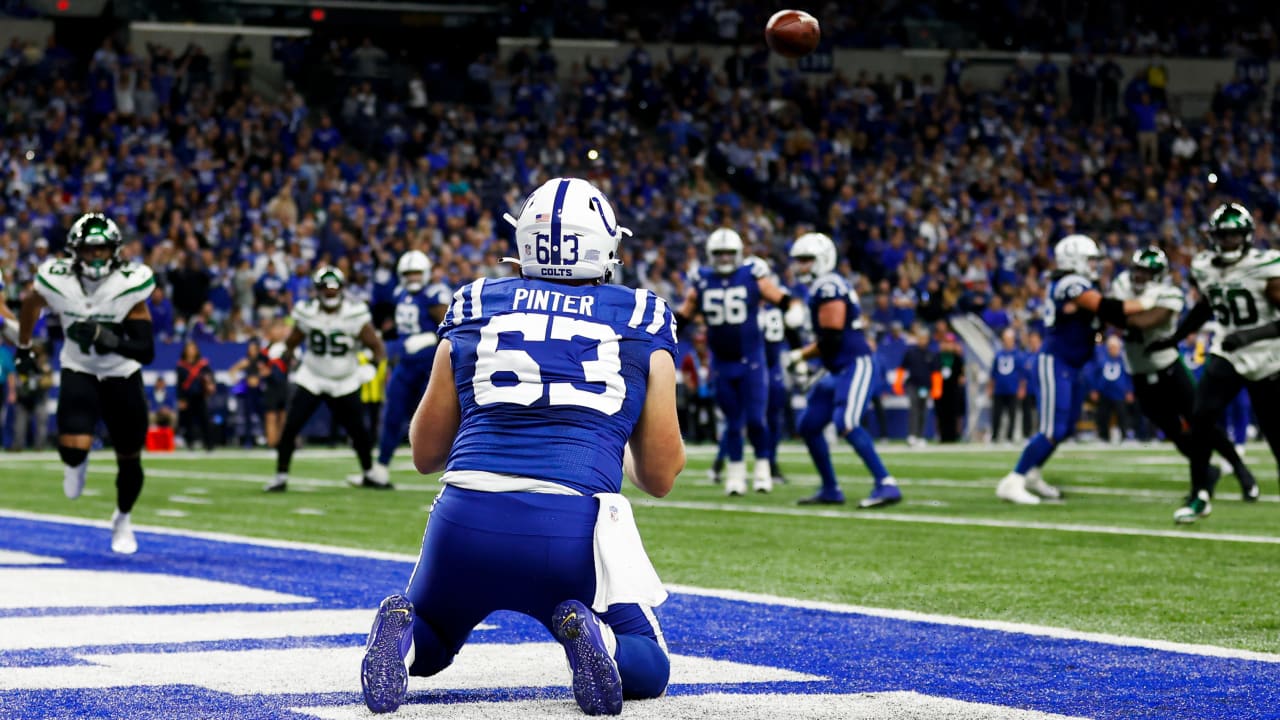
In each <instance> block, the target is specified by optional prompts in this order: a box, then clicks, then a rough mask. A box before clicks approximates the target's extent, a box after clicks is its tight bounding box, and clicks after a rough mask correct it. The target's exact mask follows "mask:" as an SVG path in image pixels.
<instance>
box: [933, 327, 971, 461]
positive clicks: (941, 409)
mask: <svg viewBox="0 0 1280 720" xmlns="http://www.w3.org/2000/svg"><path fill="white" fill-rule="evenodd" d="M937 364H938V373H939V374H940V375H941V376H942V383H941V384H942V390H941V393H940V394H939V396H938V399H937V402H935V403H934V405H933V407H934V412H935V414H936V415H937V422H938V440H939V442H944V443H953V442H956V441H957V440H959V439H960V433H961V423H962V422H963V421H964V410H965V394H964V385H965V373H964V349H963V348H961V347H960V343H959V341H958V340H957V339H956V336H955V334H953V333H950V332H948V333H947V334H945V335H944V336H943V338H942V342H941V343H939V345H938V360H937Z"/></svg>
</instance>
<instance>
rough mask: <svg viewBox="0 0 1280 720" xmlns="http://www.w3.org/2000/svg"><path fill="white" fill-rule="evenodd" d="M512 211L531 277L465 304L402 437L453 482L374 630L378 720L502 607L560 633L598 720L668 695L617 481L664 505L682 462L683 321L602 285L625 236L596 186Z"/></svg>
mask: <svg viewBox="0 0 1280 720" xmlns="http://www.w3.org/2000/svg"><path fill="white" fill-rule="evenodd" d="M508 219H509V220H512V221H513V224H514V225H515V226H516V230H515V243H516V247H517V249H518V252H519V256H520V257H519V260H518V261H517V262H519V263H520V272H521V275H520V276H519V277H511V278H500V279H484V278H482V279H480V280H476V281H475V282H473V283H471V284H469V285H466V286H464V287H463V288H461V289H460V290H459V291H458V293H457V294H456V295H455V296H454V297H455V300H454V302H453V304H452V305H450V306H449V311H448V313H447V314H446V315H445V318H444V321H443V322H442V323H441V324H440V338H441V339H440V344H439V346H438V349H437V351H436V358H435V362H434V364H433V365H432V368H431V380H430V382H429V384H428V385H427V392H426V395H424V396H423V398H422V403H421V405H419V406H418V411H417V413H416V414H415V415H414V418H413V423H412V425H411V427H410V430H409V436H410V441H411V444H412V446H413V462H414V465H415V466H416V467H417V469H418V471H419V472H423V473H431V472H438V471H439V470H441V469H443V470H444V471H445V472H444V475H443V476H441V478H440V481H441V482H442V483H444V486H445V487H444V490H442V491H441V492H440V495H439V497H437V498H436V501H435V503H434V504H433V505H432V506H431V519H430V522H428V523H427V531H426V534H425V535H424V537H423V539H422V552H421V556H420V559H419V560H418V565H417V567H416V568H415V569H414V571H413V574H412V576H410V578H409V580H408V586H407V587H406V588H405V589H404V591H403V592H402V593H397V594H394V595H390V596H388V597H387V598H386V599H384V600H383V601H382V605H381V607H379V608H378V614H377V617H376V619H375V621H374V626H373V629H372V631H371V632H370V633H369V640H368V644H367V645H366V649H365V656H364V661H363V663H362V664H361V674H360V680H361V686H362V689H363V690H364V701H365V705H367V706H368V707H369V709H370V710H372V711H374V712H390V711H392V710H395V709H396V708H397V707H399V706H400V704H401V703H402V702H403V701H404V698H405V694H406V692H407V687H408V684H407V683H408V676H409V675H410V674H412V675H417V676H428V675H434V674H436V673H438V672H440V671H441V670H443V669H445V668H446V667H448V666H449V664H450V663H451V662H453V658H454V656H455V655H456V654H457V652H458V650H459V649H460V648H461V647H462V645H463V643H465V642H466V641H467V638H468V637H469V636H470V635H471V631H472V630H473V629H474V628H475V626H476V625H477V624H479V623H480V621H482V620H484V618H485V617H487V616H488V615H489V614H490V613H491V612H493V611H494V610H511V611H515V612H520V613H523V614H525V615H528V616H530V617H532V618H534V619H536V620H537V621H538V622H540V623H542V625H543V626H544V627H545V628H547V630H548V631H550V633H551V634H552V635H553V636H554V637H555V638H556V639H557V640H559V641H560V643H561V644H562V645H563V647H564V650H565V655H566V656H567V658H568V661H569V667H570V668H571V670H572V673H573V697H574V699H575V700H576V701H577V702H578V706H579V707H581V708H582V710H583V711H584V712H586V713H587V714H588V715H617V714H618V713H620V712H622V703H623V699H624V698H656V697H658V696H660V695H662V693H663V692H665V690H666V687H667V680H668V677H669V675H670V670H671V665H670V661H669V660H668V658H667V646H666V642H665V641H664V639H663V635H662V630H661V629H660V628H659V626H658V620H657V617H656V616H655V615H654V612H653V608H654V607H655V606H657V605H659V604H661V603H662V601H663V600H664V599H665V597H666V591H665V590H664V589H663V587H662V583H661V581H660V580H659V579H658V576H657V573H656V572H654V570H653V566H652V565H651V564H650V563H649V560H648V558H647V556H646V555H645V551H644V547H643V544H642V543H641V541H640V535H639V531H638V530H637V529H636V526H635V520H634V518H633V516H632V513H631V505H630V503H628V501H627V499H626V497H624V496H623V495H622V494H621V489H622V480H623V476H624V475H625V476H626V477H628V478H630V480H631V481H632V482H633V483H634V484H635V485H636V486H638V487H639V488H640V489H641V490H643V491H644V492H646V493H649V494H650V495H654V496H657V497H661V496H663V495H666V494H667V492H669V491H670V490H671V487H672V485H673V483H674V482H675V477H676V475H677V474H678V473H679V472H680V470H681V469H682V468H683V467H684V459H685V455H684V444H683V443H682V441H681V439H680V423H679V419H678V417H677V415H676V401H675V400H676V394H675V388H676V373H675V361H674V353H675V347H676V344H675V342H676V336H675V321H674V319H673V317H672V313H671V310H670V309H669V308H668V307H667V304H666V302H664V301H663V300H662V299H661V298H659V297H656V296H654V295H653V293H651V292H649V291H648V290H643V289H641V290H631V289H629V288H625V287H622V286H619V285H613V284H610V283H609V282H608V278H609V274H610V273H611V272H612V269H613V266H614V265H616V264H617V254H618V242H619V240H620V239H621V238H622V236H624V235H629V234H630V233H629V232H628V231H627V230H626V229H625V228H622V227H618V225H617V220H616V219H615V218H614V215H613V208H612V207H610V205H609V201H608V200H607V199H605V196H604V194H603V193H601V192H600V190H599V189H597V188H596V187H595V186H594V185H592V184H591V183H589V182H587V181H586V180H580V179H577V178H555V179H553V180H550V181H548V182H547V183H546V184H544V185H543V186H542V187H540V188H538V189H537V190H535V191H534V192H533V193H532V194H531V195H530V196H529V198H528V200H526V201H525V203H524V205H523V207H522V209H521V211H520V217H519V218H518V219H516V218H510V217H509V216H508ZM624 448H626V450H624ZM628 450H629V452H628Z"/></svg>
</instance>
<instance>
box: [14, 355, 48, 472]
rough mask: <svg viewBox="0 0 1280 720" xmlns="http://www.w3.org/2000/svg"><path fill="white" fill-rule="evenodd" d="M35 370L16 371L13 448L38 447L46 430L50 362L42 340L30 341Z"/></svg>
mask: <svg viewBox="0 0 1280 720" xmlns="http://www.w3.org/2000/svg"><path fill="white" fill-rule="evenodd" d="M32 349H33V350H34V351H35V356H36V372H34V373H31V374H29V375H17V374H16V373H15V376H16V383H17V397H16V398H15V400H16V402H15V403H14V404H13V445H12V446H11V447H12V449H14V450H40V449H43V448H44V446H45V441H46V439H47V438H48V434H49V403H48V398H49V389H50V388H52V387H53V364H52V363H51V362H50V360H49V350H48V347H47V345H46V344H45V343H34V344H32Z"/></svg>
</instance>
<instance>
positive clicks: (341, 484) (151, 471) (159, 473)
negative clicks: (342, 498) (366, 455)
mask: <svg viewBox="0 0 1280 720" xmlns="http://www.w3.org/2000/svg"><path fill="white" fill-rule="evenodd" d="M40 469H41V470H48V471H50V472H53V471H61V470H62V466H61V465H47V466H44V467H42V468H40ZM89 472H91V473H96V474H99V475H114V474H115V473H116V469H115V468H114V467H93V466H90V467H89ZM146 473H147V475H149V476H151V477H162V478H180V479H186V480H214V481H217V480H224V481H228V482H240V483H251V484H254V485H261V484H262V483H263V482H264V478H265V477H266V476H265V475H264V476H263V477H258V476H256V475H246V474H245V473H236V472H209V471H203V470H170V469H167V468H147V469H146ZM289 485H290V486H297V489H298V490H301V491H306V490H310V489H312V488H349V489H351V490H352V491H353V492H358V491H359V489H358V488H352V487H351V485H350V484H348V483H347V482H346V481H344V480H326V479H323V478H308V477H298V476H296V475H290V476H289ZM395 485H396V489H397V490H408V491H411V492H430V493H438V492H440V488H441V486H440V485H439V484H438V483H436V484H415V483H401V482H397V483H396V484H395ZM86 492H88V491H87V490H86ZM172 499H173V498H170V500H172ZM174 502H187V503H194V504H208V503H209V502H210V501H209V500H205V499H204V498H193V497H188V498H185V499H183V500H174Z"/></svg>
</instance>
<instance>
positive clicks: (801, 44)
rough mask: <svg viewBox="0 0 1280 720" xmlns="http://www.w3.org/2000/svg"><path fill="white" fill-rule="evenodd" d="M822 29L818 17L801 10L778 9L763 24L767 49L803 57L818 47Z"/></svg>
mask: <svg viewBox="0 0 1280 720" xmlns="http://www.w3.org/2000/svg"><path fill="white" fill-rule="evenodd" d="M821 37H822V29H821V28H819V27H818V19H817V18H815V17H814V16H812V15H810V14H809V13H807V12H805V11H803V10H779V11H778V12H776V13H774V14H773V17H771V18H769V22H768V24H766V25H765V26H764V39H765V42H767V43H769V49H770V50H773V51H774V52H776V53H778V54H779V55H781V56H783V57H788V58H798V57H804V56H805V55H808V54H809V53H811V52H813V49H814V48H816V47H818V40H819V39H820V38H821Z"/></svg>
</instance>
